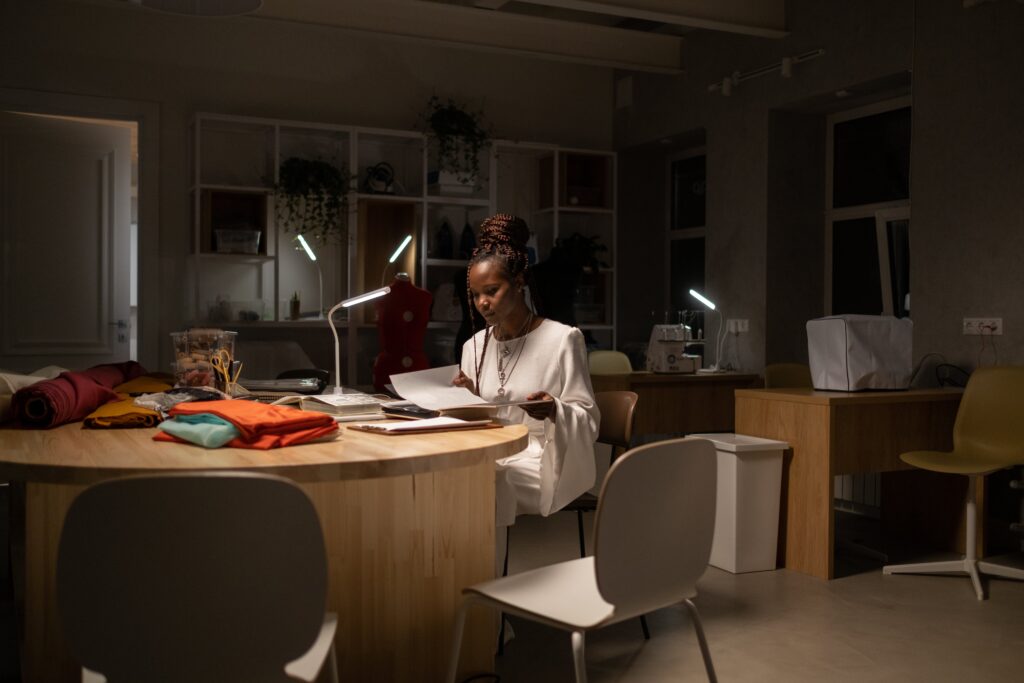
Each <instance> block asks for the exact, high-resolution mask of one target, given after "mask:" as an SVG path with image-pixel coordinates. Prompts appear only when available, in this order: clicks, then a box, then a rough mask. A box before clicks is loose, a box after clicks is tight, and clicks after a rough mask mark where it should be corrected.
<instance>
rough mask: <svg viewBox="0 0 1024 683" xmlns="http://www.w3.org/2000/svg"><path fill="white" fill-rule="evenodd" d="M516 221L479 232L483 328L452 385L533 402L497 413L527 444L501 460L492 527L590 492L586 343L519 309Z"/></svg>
mask: <svg viewBox="0 0 1024 683" xmlns="http://www.w3.org/2000/svg"><path fill="white" fill-rule="evenodd" d="M529 236H530V231H529V229H528V228H527V227H526V223H525V222H524V221H523V220H522V219H521V218H517V217H515V216H510V215H508V214H497V215H495V216H491V217H490V218H488V219H486V220H485V221H484V222H483V223H482V224H481V226H480V235H479V238H478V246H477V248H476V249H475V250H474V251H473V256H472V258H471V259H470V262H469V299H470V301H471V302H472V304H473V306H474V307H475V308H476V310H477V311H479V312H480V315H482V316H483V318H484V321H485V322H486V327H485V329H483V330H481V331H480V332H477V333H476V334H474V335H473V337H472V338H470V339H469V340H468V341H467V342H466V344H465V346H464V347H463V351H462V361H461V368H462V370H461V372H460V373H459V375H458V377H457V378H456V379H455V381H454V383H455V384H456V385H457V386H462V387H466V388H468V389H469V390H470V391H472V392H474V393H476V394H477V395H479V396H481V397H482V398H484V399H486V400H487V401H491V402H494V403H512V402H518V401H538V402H537V403H534V404H531V405H525V406H521V407H520V406H511V405H510V406H506V407H501V408H499V409H498V410H499V417H500V418H502V419H503V420H504V421H505V422H509V423H521V424H525V425H526V426H527V427H528V428H529V430H530V442H529V446H528V447H527V448H526V449H525V450H523V451H521V452H519V453H516V454H515V455H513V456H510V457H507V458H503V459H502V460H499V461H498V472H497V482H496V488H497V524H498V526H509V525H511V524H513V523H514V522H515V517H516V515H521V514H541V515H549V514H551V513H552V512H556V511H558V510H559V509H561V508H562V507H564V506H565V505H566V504H567V503H569V502H570V501H572V500H573V499H574V498H576V497H577V496H578V495H579V494H581V493H583V492H584V491H586V490H587V489H589V488H590V487H591V486H593V485H594V477H595V471H594V441H595V440H596V438H597V428H598V423H599V421H600V414H599V413H598V410H597V407H596V405H595V402H594V391H593V389H592V388H591V385H590V374H589V372H588V369H587V350H586V346H585V345H584V343H583V335H582V334H581V333H580V331H579V330H578V329H576V328H575V327H569V326H567V325H563V324H562V323H559V322H555V321H554V320H546V319H544V318H541V317H539V316H537V315H536V314H535V313H534V312H533V311H532V310H530V307H529V306H527V303H526V294H525V292H524V288H525V287H526V278H527V263H528V260H527V259H528V256H527V250H526V242H527V240H528V239H529Z"/></svg>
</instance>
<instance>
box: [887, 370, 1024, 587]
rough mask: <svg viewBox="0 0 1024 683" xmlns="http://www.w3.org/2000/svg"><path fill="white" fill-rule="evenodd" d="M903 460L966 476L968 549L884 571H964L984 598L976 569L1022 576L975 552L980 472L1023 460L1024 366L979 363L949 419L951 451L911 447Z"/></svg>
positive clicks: (983, 472)
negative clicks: (958, 556)
mask: <svg viewBox="0 0 1024 683" xmlns="http://www.w3.org/2000/svg"><path fill="white" fill-rule="evenodd" d="M900 459H901V460H903V462H905V463H908V464H910V465H913V466H914V467H920V468H921V469H925V470H930V471H932V472H949V473H952V474H963V475H966V476H967V477H969V482H968V484H967V504H966V523H967V546H966V550H967V555H966V556H965V557H964V558H963V559H962V560H951V561H948V562H920V563H916V564H897V565H886V566H885V567H883V568H882V572H883V573H884V574H940V573H949V572H953V573H958V574H959V573H964V574H967V575H968V576H970V577H971V583H973V584H974V592H975V593H976V594H977V596H978V600H984V599H985V591H984V590H983V589H982V587H981V579H980V577H979V574H988V575H990V576H1001V577H1004V578H1008V579H1021V580H1024V569H1019V568H1017V567H1009V566H1006V565H1003V564H998V563H996V562H994V561H993V560H995V559H996V558H991V559H988V560H979V559H978V557H977V552H976V544H977V528H976V523H977V519H976V516H977V513H976V509H975V505H974V498H975V491H976V488H977V484H978V478H979V477H983V476H985V475H986V474H990V473H992V472H995V471H997V470H1001V469H1004V468H1006V467H1012V466H1014V465H1022V464H1024V367H1022V366H1014V367H999V368H982V369H980V370H976V371H975V372H974V374H973V375H971V378H970V380H969V381H968V382H967V388H966V389H965V390H964V397H963V399H962V400H961V401H960V409H959V410H958V411H957V414H956V423H955V424H954V425H953V451H952V452H950V453H943V452H938V451H913V452H911V453H904V454H902V455H900Z"/></svg>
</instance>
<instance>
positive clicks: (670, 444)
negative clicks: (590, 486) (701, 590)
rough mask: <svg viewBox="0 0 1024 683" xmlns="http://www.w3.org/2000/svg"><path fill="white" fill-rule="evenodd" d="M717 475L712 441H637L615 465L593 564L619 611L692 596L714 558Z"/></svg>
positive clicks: (601, 505) (602, 504) (604, 491)
mask: <svg viewBox="0 0 1024 683" xmlns="http://www.w3.org/2000/svg"><path fill="white" fill-rule="evenodd" d="M716 476H717V458H716V455H715V448H714V446H713V445H712V444H711V442H710V441H708V440H707V439H675V440H672V441H661V442H658V443H652V444H648V445H646V446H640V447H638V448H634V449H632V450H630V451H628V452H626V453H625V454H623V455H622V456H620V457H619V458H618V459H617V460H616V461H615V464H614V465H612V467H611V469H610V470H609V471H608V476H607V477H606V478H605V482H604V486H603V487H602V488H601V495H600V498H599V502H598V507H597V521H596V525H595V532H594V537H595V539H594V566H595V571H596V574H597V586H598V589H599V590H600V591H601V595H602V596H603V597H604V599H605V600H607V601H608V602H609V603H611V604H613V605H615V606H616V608H617V610H618V611H635V610H637V609H642V608H650V609H657V608H659V607H662V606H664V605H667V604H671V603H673V602H678V601H682V600H683V599H684V598H686V597H689V596H690V595H691V594H692V591H693V586H694V584H695V583H696V581H697V579H698V578H700V576H701V575H702V574H703V573H704V571H705V570H706V569H707V565H708V558H709V557H710V555H711V540H712V537H713V535H714V529H715V491H716V488H717V483H716V482H717V479H716ZM645 611H646V610H645Z"/></svg>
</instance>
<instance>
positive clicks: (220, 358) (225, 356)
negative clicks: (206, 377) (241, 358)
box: [210, 349, 242, 394]
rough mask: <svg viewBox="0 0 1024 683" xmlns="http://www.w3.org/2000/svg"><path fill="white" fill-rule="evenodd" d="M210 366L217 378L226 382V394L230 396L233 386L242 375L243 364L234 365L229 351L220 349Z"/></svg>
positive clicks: (211, 360)
mask: <svg viewBox="0 0 1024 683" xmlns="http://www.w3.org/2000/svg"><path fill="white" fill-rule="evenodd" d="M210 364H211V365H212V366H213V370H214V372H216V373H217V376H218V377H220V378H221V379H222V380H223V381H224V392H225V393H228V394H230V393H231V385H233V384H235V383H236V382H237V381H238V376H239V375H240V374H241V373H242V364H241V363H232V361H231V352H230V351H228V350H227V349H218V350H217V352H216V353H214V355H213V357H212V358H211V359H210ZM232 370H234V373H232V372H231V371H232Z"/></svg>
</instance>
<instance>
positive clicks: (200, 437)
mask: <svg viewBox="0 0 1024 683" xmlns="http://www.w3.org/2000/svg"><path fill="white" fill-rule="evenodd" d="M158 429H159V430H160V431H162V432H167V433H168V434H170V435H172V436H175V437H177V438H179V439H182V440H183V441H188V442H189V443H194V444H196V445H197V446H202V447H204V448H220V447H221V446H223V445H224V444H226V443H228V442H229V441H231V440H232V439H235V438H238V435H239V434H240V432H239V431H238V427H236V426H235V425H233V424H231V423H230V422H228V421H227V420H225V419H224V418H222V417H217V416H216V415H211V414H210V413H200V414H198V415H178V416H177V417H175V418H174V419H173V420H167V421H166V422H163V423H161V424H160V426H159V427H158Z"/></svg>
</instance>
